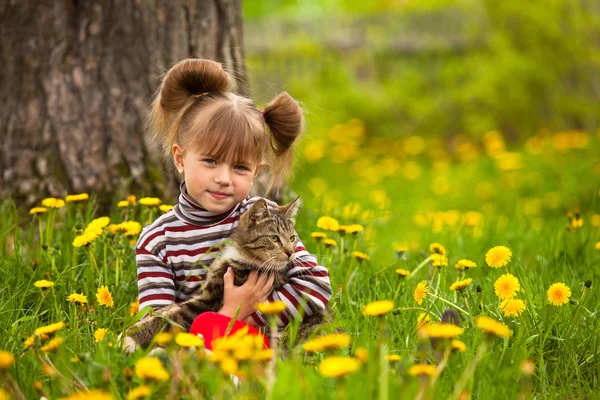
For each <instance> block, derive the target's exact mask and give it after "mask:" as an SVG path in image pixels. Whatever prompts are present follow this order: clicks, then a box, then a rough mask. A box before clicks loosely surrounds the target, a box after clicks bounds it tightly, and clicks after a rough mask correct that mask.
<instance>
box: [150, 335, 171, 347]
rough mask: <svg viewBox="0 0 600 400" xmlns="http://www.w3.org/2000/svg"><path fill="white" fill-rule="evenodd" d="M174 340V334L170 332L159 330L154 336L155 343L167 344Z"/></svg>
mask: <svg viewBox="0 0 600 400" xmlns="http://www.w3.org/2000/svg"><path fill="white" fill-rule="evenodd" d="M172 340H173V334H171V333H169V332H159V333H157V334H156V336H154V343H156V344H157V345H159V346H166V345H167V344H169V343H171V341H172Z"/></svg>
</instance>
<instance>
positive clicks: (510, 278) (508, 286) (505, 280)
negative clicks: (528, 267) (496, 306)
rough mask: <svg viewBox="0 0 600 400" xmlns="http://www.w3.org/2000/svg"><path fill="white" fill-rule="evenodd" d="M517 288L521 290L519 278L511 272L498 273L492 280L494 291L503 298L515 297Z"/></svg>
mask: <svg viewBox="0 0 600 400" xmlns="http://www.w3.org/2000/svg"><path fill="white" fill-rule="evenodd" d="M519 290H521V285H520V284H519V280H518V279H517V277H516V276H514V275H511V274H504V275H500V277H499V278H498V279H496V282H494V292H495V293H496V296H498V297H500V298H501V299H503V300H504V299H510V298H512V297H515V296H516V295H517V292H518V291H519Z"/></svg>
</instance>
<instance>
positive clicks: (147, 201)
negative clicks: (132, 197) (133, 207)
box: [139, 197, 161, 207]
mask: <svg viewBox="0 0 600 400" xmlns="http://www.w3.org/2000/svg"><path fill="white" fill-rule="evenodd" d="M139 202H140V204H141V205H143V206H146V207H157V206H158V205H160V203H161V201H160V199H159V198H158V197H142V198H141V199H140V200H139Z"/></svg>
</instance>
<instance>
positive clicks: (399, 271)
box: [396, 268, 410, 278]
mask: <svg viewBox="0 0 600 400" xmlns="http://www.w3.org/2000/svg"><path fill="white" fill-rule="evenodd" d="M396 273H397V274H398V276H399V277H400V278H406V277H407V276H410V272H409V271H408V270H406V269H402V268H399V269H397V270H396Z"/></svg>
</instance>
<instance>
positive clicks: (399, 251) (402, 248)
mask: <svg viewBox="0 0 600 400" xmlns="http://www.w3.org/2000/svg"><path fill="white" fill-rule="evenodd" d="M392 248H393V249H394V251H395V252H396V255H398V257H401V256H402V255H403V254H404V253H406V252H407V251H408V246H406V245H404V244H402V243H394V244H392Z"/></svg>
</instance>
